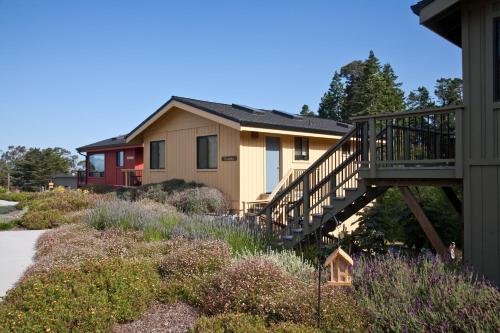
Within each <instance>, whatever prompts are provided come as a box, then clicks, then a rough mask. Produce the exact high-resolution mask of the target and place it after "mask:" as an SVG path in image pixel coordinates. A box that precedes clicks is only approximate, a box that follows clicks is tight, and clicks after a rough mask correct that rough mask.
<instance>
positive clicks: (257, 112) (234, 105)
mask: <svg viewBox="0 0 500 333" xmlns="http://www.w3.org/2000/svg"><path fill="white" fill-rule="evenodd" d="M231 106H232V107H233V108H236V109H240V110H243V111H246V112H250V113H253V114H264V111H262V110H260V109H256V108H252V107H250V106H246V105H241V104H232V105H231Z"/></svg>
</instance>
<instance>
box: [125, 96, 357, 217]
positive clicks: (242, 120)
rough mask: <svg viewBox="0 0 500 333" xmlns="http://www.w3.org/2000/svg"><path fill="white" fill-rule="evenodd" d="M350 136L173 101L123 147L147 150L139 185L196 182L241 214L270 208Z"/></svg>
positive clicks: (322, 125)
mask: <svg viewBox="0 0 500 333" xmlns="http://www.w3.org/2000/svg"><path fill="white" fill-rule="evenodd" d="M350 129H351V126H350V125H347V124H343V123H340V122H337V121H333V120H330V119H322V118H318V117H301V116H296V115H291V114H288V113H285V112H282V111H277V110H264V109H257V108H252V107H248V106H244V105H238V104H222V103H214V102H207V101H201V100H195V99H190V98H183V97H176V96H174V97H172V98H171V99H170V100H169V101H168V102H166V103H165V104H164V105H162V106H161V107H160V108H159V109H158V110H157V111H156V112H154V113H153V114H152V115H151V116H149V117H148V118H147V119H146V120H144V121H143V122H142V123H141V124H140V125H139V126H137V127H136V128H135V129H134V130H132V131H131V132H130V133H129V134H128V135H127V136H126V143H127V144H143V146H144V168H143V171H142V183H143V184H148V183H157V182H162V181H165V180H168V179H173V178H179V179H184V180H186V181H195V182H200V183H203V184H205V185H207V186H210V187H215V188H218V189H219V190H221V191H222V192H223V193H225V195H226V196H227V197H228V199H229V200H230V202H231V207H232V209H233V210H235V211H239V212H241V211H243V210H245V209H246V208H248V207H249V206H250V205H252V204H255V203H265V202H266V201H267V200H269V198H270V197H272V196H273V195H274V194H275V193H276V192H277V191H278V190H279V189H280V188H282V187H283V186H286V185H287V184H288V183H289V182H290V181H292V180H294V179H295V178H296V177H297V176H298V175H300V173H301V172H302V171H303V170H305V169H306V168H307V167H308V166H309V165H310V164H311V163H312V162H314V161H315V160H316V159H317V158H318V157H320V156H321V155H322V154H323V153H324V152H325V151H326V150H327V149H328V148H329V147H331V146H332V144H334V143H335V142H336V141H337V140H338V139H340V138H341V137H342V136H343V135H344V133H346V132H348V131H349V130H350Z"/></svg>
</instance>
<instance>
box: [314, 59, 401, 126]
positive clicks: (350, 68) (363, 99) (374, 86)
mask: <svg viewBox="0 0 500 333" xmlns="http://www.w3.org/2000/svg"><path fill="white" fill-rule="evenodd" d="M397 79H398V77H397V76H396V74H395V73H394V70H393V68H392V67H391V65H389V64H386V65H383V66H382V65H381V64H380V61H379V60H378V58H377V57H376V56H375V53H374V52H373V51H370V54H369V56H368V59H366V60H365V61H361V60H356V61H353V62H351V63H349V64H347V65H345V66H343V67H342V68H341V70H340V73H338V72H335V75H334V76H333V79H332V83H331V84H330V89H329V90H328V92H327V93H325V95H324V96H323V98H322V99H321V103H320V107H319V110H318V114H319V116H320V117H324V118H331V119H335V120H340V121H344V122H348V121H349V119H350V117H352V116H354V115H366V114H376V113H384V112H394V111H402V110H403V109H404V93H403V91H402V90H401V83H399V82H397Z"/></svg>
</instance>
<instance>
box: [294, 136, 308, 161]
mask: <svg viewBox="0 0 500 333" xmlns="http://www.w3.org/2000/svg"><path fill="white" fill-rule="evenodd" d="M295 160H296V161H309V139H308V138H299V137H296V138H295Z"/></svg>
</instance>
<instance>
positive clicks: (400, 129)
mask: <svg viewBox="0 0 500 333" xmlns="http://www.w3.org/2000/svg"><path fill="white" fill-rule="evenodd" d="M462 109H463V108H462V107H461V106H453V107H447V108H440V109H429V110H421V111H408V112H398V113H390V114H381V115H368V116H361V117H354V118H352V119H353V120H354V121H355V122H356V127H357V128H358V135H360V137H359V138H357V139H358V140H360V141H362V142H363V144H362V156H363V158H362V160H363V161H362V165H363V167H366V168H370V169H372V171H373V174H376V169H378V168H396V167H397V168H401V167H407V168H408V167H426V166H427V167H453V168H455V167H456V168H457V169H459V165H461V160H462V158H461V144H462V136H461V133H462V128H461V126H462Z"/></svg>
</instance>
